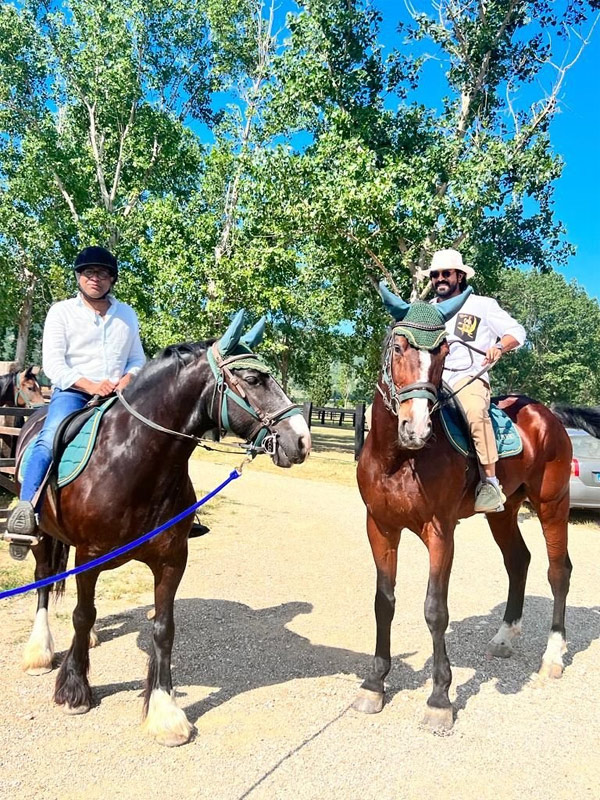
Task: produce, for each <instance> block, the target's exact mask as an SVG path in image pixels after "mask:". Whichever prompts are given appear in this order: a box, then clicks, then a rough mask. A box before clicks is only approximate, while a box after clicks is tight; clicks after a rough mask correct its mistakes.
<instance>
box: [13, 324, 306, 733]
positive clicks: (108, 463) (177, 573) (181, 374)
mask: <svg viewBox="0 0 600 800" xmlns="http://www.w3.org/2000/svg"><path fill="white" fill-rule="evenodd" d="M243 323H244V313H243V312H238V314H237V315H236V316H235V318H234V320H233V321H232V323H231V325H230V326H229V328H228V329H227V331H226V333H225V334H224V335H223V336H222V337H221V338H220V339H218V340H217V341H216V342H199V343H192V344H184V345H176V346H173V347H168V348H166V349H165V350H164V351H163V352H162V353H161V354H159V356H157V358H155V359H154V360H153V361H151V362H149V363H148V364H146V366H145V367H144V368H143V369H142V371H141V372H140V373H139V375H138V376H136V378H135V380H133V381H132V382H131V384H130V385H129V386H128V387H126V389H125V391H124V393H123V398H124V400H125V403H122V402H115V403H114V404H113V405H112V406H111V407H110V408H108V410H107V411H106V412H105V414H104V416H103V417H102V422H101V425H100V428H99V431H98V438H97V442H96V446H95V448H94V450H93V452H92V454H91V456H90V459H89V461H88V463H87V466H86V467H85V469H84V470H83V472H81V474H80V475H79V476H78V477H76V478H75V479H74V480H73V481H72V482H71V483H68V484H67V485H65V486H63V487H62V488H58V489H55V490H54V491H52V492H47V493H46V496H45V498H44V501H43V504H42V507H41V511H40V520H39V532H40V533H41V534H42V536H41V539H40V541H39V544H37V545H35V546H34V547H33V548H32V552H33V554H34V556H35V559H36V572H35V577H36V580H38V579H40V578H42V577H47V576H50V575H56V574H58V573H59V572H61V571H62V569H64V567H65V564H66V558H67V554H68V549H69V546H74V547H75V548H76V563H77V564H84V563H86V562H87V561H90V560H91V559H93V558H96V557H98V556H100V555H103V554H105V553H108V552H109V551H112V550H115V549H116V548H118V547H120V546H122V545H125V544H127V543H128V542H131V541H133V540H134V539H136V538H137V537H139V536H140V535H141V534H142V533H144V532H148V531H151V530H153V529H154V528H156V527H158V526H159V525H161V524H163V523H164V522H166V521H168V520H171V519H172V518H173V517H175V516H176V515H177V514H179V513H180V512H182V511H184V510H185V509H187V508H189V507H190V506H191V505H192V504H193V503H194V502H195V500H196V494H195V491H194V488H193V486H192V483H191V481H190V478H189V475H188V460H189V458H190V456H191V454H192V452H193V451H194V448H195V446H196V444H197V443H198V440H199V438H200V437H202V436H203V435H205V434H206V432H207V431H209V430H212V429H215V428H219V430H220V431H221V432H224V431H227V432H231V433H233V434H235V435H236V436H238V437H240V438H241V439H244V440H246V441H248V442H251V443H253V445H254V447H255V449H259V450H261V449H262V451H263V452H268V453H269V455H270V456H271V458H272V459H273V461H274V463H276V464H277V465H279V466H282V467H289V466H291V465H292V464H298V463H301V462H302V461H304V459H305V458H306V457H307V456H308V454H309V452H310V447H311V439H310V432H309V429H308V426H307V424H306V421H305V420H304V418H303V416H302V415H301V413H299V408H298V407H297V406H296V405H294V404H292V403H291V401H290V399H289V398H288V397H287V396H286V394H285V393H284V391H283V389H282V388H281V387H280V386H279V384H278V383H277V381H276V380H275V379H274V377H273V376H272V375H271V373H270V370H269V368H268V367H267V365H266V364H265V363H264V362H262V361H261V360H260V359H259V358H258V357H257V356H256V355H255V354H254V353H253V352H252V348H253V347H254V346H255V345H256V344H257V343H258V342H259V341H260V338H261V336H262V330H263V328H264V321H261V322H260V323H259V324H257V325H256V326H255V327H254V328H253V329H252V330H251V331H250V332H249V333H248V334H246V336H242V327H243ZM132 412H135V413H132ZM42 413H43V412H42ZM40 418H41V414H40V412H38V413H36V414H33V415H32V417H31V418H30V419H29V420H28V421H27V423H26V424H25V426H24V428H23V432H22V434H21V436H20V439H19V447H18V452H17V462H18V461H19V458H20V457H21V456H22V453H23V451H24V448H25V447H26V445H27V442H28V441H29V440H30V439H31V438H32V436H33V435H35V433H36V430H37V429H39V420H40ZM17 469H18V464H17ZM191 525H192V518H191V516H187V517H186V518H185V519H182V520H180V521H179V522H177V523H175V524H174V525H172V526H171V527H169V528H167V529H166V530H165V531H164V532H162V533H161V534H159V535H158V536H156V537H155V538H153V539H151V540H149V541H147V542H145V543H143V544H142V545H140V546H139V547H137V548H135V549H134V550H132V551H131V552H128V553H125V554H123V555H121V556H119V557H118V558H116V559H114V560H112V561H110V562H107V563H106V566H104V565H102V566H99V567H96V568H95V569H93V570H90V571H87V572H82V573H81V574H79V575H78V576H77V606H76V608H75V610H74V613H73V625H74V629H75V633H74V637H73V642H72V644H71V647H70V649H69V651H68V653H67V654H66V656H65V658H64V659H63V662H62V664H61V667H60V670H59V673H58V676H57V679H56V687H55V693H54V699H55V701H56V703H57V704H58V705H60V706H61V707H62V708H63V710H64V711H65V712H66V713H69V714H81V713H84V712H86V711H88V710H89V709H90V708H91V706H92V702H93V697H92V690H91V687H90V684H89V681H88V669H89V646H90V632H91V631H92V627H93V625H94V621H95V618H96V609H95V605H94V595H95V586H96V581H97V579H98V576H99V574H100V572H101V571H102V570H103V569H108V568H110V569H112V568H114V567H117V566H120V565H122V564H124V563H126V562H127V561H129V560H131V559H132V558H135V559H136V560H138V561H140V562H142V563H145V564H147V565H148V567H149V568H150V569H151V571H152V573H153V575H154V592H155V594H154V604H155V616H154V621H153V643H152V645H151V648H150V660H149V667H148V676H147V682H146V690H145V699H144V713H145V722H144V728H145V730H146V732H147V733H149V734H150V735H151V736H153V737H154V738H155V739H156V740H157V741H158V742H159V743H161V744H164V745H169V746H173V745H179V744H183V743H185V742H187V741H188V740H189V739H190V737H191V735H192V732H193V726H192V724H191V723H190V721H188V719H187V718H186V715H185V713H184V712H183V711H182V710H181V709H180V708H179V707H178V706H177V704H176V702H175V699H174V693H173V684H172V679H171V652H172V647H173V639H174V633H175V624H174V617H173V605H174V599H175V593H176V591H177V588H178V586H179V583H180V581H181V578H182V576H183V573H184V570H185V566H186V561H187V550H188V534H189V532H190V529H191ZM48 599H49V588H48V587H45V588H42V589H39V590H38V607H37V614H36V621H35V623H34V627H33V631H32V634H31V637H30V639H29V641H28V643H27V645H26V647H25V651H24V655H23V669H24V670H25V671H26V672H28V673H29V674H40V673H43V672H48V671H49V670H51V669H52V660H53V657H54V645H53V641H52V636H51V634H50V629H49V627H48Z"/></svg>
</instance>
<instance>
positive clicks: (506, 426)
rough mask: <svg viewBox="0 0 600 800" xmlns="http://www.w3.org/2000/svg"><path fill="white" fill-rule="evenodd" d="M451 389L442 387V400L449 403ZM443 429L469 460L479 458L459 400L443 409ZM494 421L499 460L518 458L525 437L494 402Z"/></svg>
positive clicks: (452, 399)
mask: <svg viewBox="0 0 600 800" xmlns="http://www.w3.org/2000/svg"><path fill="white" fill-rule="evenodd" d="M449 393H450V389H449V388H448V386H447V385H446V384H444V385H443V387H442V392H441V394H440V397H441V399H442V401H444V400H446V398H447V395H448V394H449ZM440 418H441V420H442V428H443V429H444V433H445V434H446V436H447V438H448V441H449V442H450V444H451V445H452V446H453V447H454V449H455V450H458V452H459V453H461V455H463V456H465V458H475V457H476V455H475V447H474V445H473V439H472V437H471V431H470V428H469V423H468V422H467V419H466V417H465V413H464V411H463V409H462V406H461V405H460V403H459V402H458V400H456V398H455V397H452V398H449V399H448V400H447V402H446V404H445V405H443V406H442V408H441V409H440ZM490 419H491V421H492V428H493V430H494V436H495V438H496V446H497V448H498V458H507V457H508V456H515V455H517V454H518V453H520V452H521V450H522V449H523V442H522V441H521V435H520V434H519V431H518V429H517V426H516V425H515V423H514V422H513V421H512V420H511V418H510V417H509V416H508V414H506V413H505V412H504V411H502V409H501V408H499V406H497V405H496V404H495V403H494V402H493V401H492V403H491V405H490Z"/></svg>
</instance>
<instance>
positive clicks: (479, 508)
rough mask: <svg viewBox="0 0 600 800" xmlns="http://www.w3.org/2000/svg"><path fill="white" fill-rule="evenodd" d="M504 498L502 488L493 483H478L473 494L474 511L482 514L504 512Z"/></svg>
mask: <svg viewBox="0 0 600 800" xmlns="http://www.w3.org/2000/svg"><path fill="white" fill-rule="evenodd" d="M505 501H506V497H505V495H504V492H503V491H502V486H500V484H498V485H497V486H496V484H494V483H489V482H488V481H486V482H485V483H480V484H479V485H478V487H477V492H476V494H475V511H476V512H477V513H479V512H481V513H483V514H493V513H494V512H497V511H504V502H505Z"/></svg>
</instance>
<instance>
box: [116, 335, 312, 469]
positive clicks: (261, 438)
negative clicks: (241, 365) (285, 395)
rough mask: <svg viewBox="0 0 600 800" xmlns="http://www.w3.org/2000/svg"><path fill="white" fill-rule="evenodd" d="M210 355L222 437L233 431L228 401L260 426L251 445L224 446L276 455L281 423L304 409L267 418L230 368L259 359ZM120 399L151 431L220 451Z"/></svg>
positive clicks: (246, 355) (289, 408)
mask: <svg viewBox="0 0 600 800" xmlns="http://www.w3.org/2000/svg"><path fill="white" fill-rule="evenodd" d="M206 354H207V358H208V363H209V365H210V368H211V370H212V373H213V376H214V378H215V390H214V392H213V398H212V411H213V412H214V404H215V400H216V397H217V393H218V395H219V406H218V414H217V425H218V430H219V437H221V436H222V435H224V434H225V433H227V432H228V431H229V432H231V427H230V425H229V414H228V411H227V400H228V399H229V400H233V401H234V402H235V403H237V405H238V406H240V408H242V409H243V410H244V411H246V412H247V413H248V414H250V416H252V417H253V418H254V419H256V420H258V425H257V426H255V427H254V428H253V430H252V433H251V435H250V437H249V438H250V439H251V441H249V442H247V443H246V444H239V443H237V442H224V444H225V446H226V447H231V448H234V449H233V450H232V451H229V452H235V450H236V449H239V448H241V449H243V450H245V451H246V453H247V454H248V455H249V456H251V457H252V458H254V456H256V455H258V454H259V453H267V454H268V455H271V456H272V455H274V453H275V450H276V449H277V435H278V434H277V431H276V430H275V425H277V423H278V422H281V420H283V419H287V418H288V417H291V416H292V415H293V414H301V413H302V411H301V406H300V405H299V404H297V403H290V404H289V405H287V406H284V407H283V408H281V409H279V410H278V411H276V412H275V413H274V414H269V415H267V414H265V413H264V412H262V411H261V409H260V408H259V407H258V406H257V405H250V403H248V402H247V401H246V399H245V397H246V396H247V395H248V392H247V390H246V391H245V390H244V389H243V387H242V386H241V385H240V382H239V380H238V379H237V377H236V376H235V375H234V374H233V372H232V371H231V370H230V369H228V364H232V363H233V362H239V361H240V360H241V359H256V356H255V355H254V353H244V354H241V355H236V356H230V357H229V358H226V359H223V358H222V357H221V354H220V353H219V351H218V349H217V347H216V345H212V347H211V349H210V350H207V353H206ZM249 366H251V365H249ZM232 387H233V388H232ZM116 395H117V397H118V399H119V401H120V402H121V403H122V404H123V406H124V408H125V409H126V410H127V411H128V412H129V414H131V416H132V417H135V418H136V419H137V420H139V421H140V422H142V423H144V425H147V426H148V427H149V428H152V429H153V430H156V431H160V433H166V434H168V435H169V436H175V437H176V438H177V439H182V440H184V441H188V442H193V443H194V446H195V447H203V448H204V449H206V450H217V448H215V447H211V446H210V445H209V444H207V442H212V441H213V440H212V439H206V438H203V437H200V436H194V435H193V434H190V433H183V432H182V431H174V430H171V428H165V427H164V426H163V425H159V424H158V422H154V421H153V420H151V419H149V418H148V417H146V416H144V415H143V414H141V413H140V412H139V411H136V410H135V408H133V406H131V405H130V404H129V403H128V402H127V400H125V398H124V397H123V394H122V393H121V392H117V393H116ZM219 441H220V438H219ZM221 452H228V451H221Z"/></svg>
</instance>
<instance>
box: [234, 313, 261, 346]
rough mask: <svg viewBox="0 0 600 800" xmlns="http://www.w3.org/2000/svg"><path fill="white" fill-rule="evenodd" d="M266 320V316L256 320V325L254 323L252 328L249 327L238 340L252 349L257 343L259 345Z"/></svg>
mask: <svg viewBox="0 0 600 800" xmlns="http://www.w3.org/2000/svg"><path fill="white" fill-rule="evenodd" d="M266 322H267V318H266V317H261V318H260V319H259V320H258V322H257V323H256V325H254V326H253V327H252V328H250V330H249V331H248V333H245V334H244V335H243V336H242V338H241V339H240V342H242V343H243V344H245V345H246V347H249V348H250V350H254V348H255V347H257V345H259V344H260V343H261V342H262V340H263V336H264V333H265V324H266Z"/></svg>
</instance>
